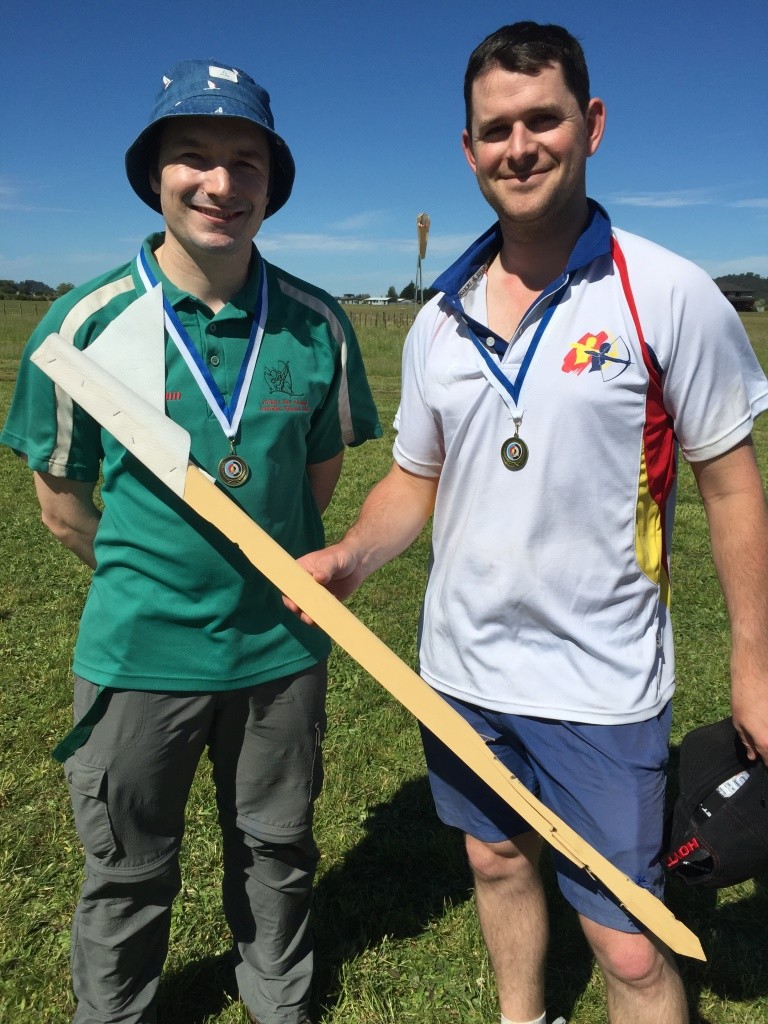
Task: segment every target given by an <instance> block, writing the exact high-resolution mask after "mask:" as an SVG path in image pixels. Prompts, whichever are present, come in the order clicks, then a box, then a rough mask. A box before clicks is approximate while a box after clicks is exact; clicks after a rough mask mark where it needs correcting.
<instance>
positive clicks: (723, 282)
mask: <svg viewBox="0 0 768 1024" xmlns="http://www.w3.org/2000/svg"><path fill="white" fill-rule="evenodd" d="M715 284H716V285H718V286H719V287H720V288H721V289H726V288H740V289H742V290H743V291H748V292H751V293H752V295H753V296H754V298H755V299H768V277H761V276H760V275H759V274H753V273H751V272H748V273H744V274H725V275H724V276H723V277H716V278H715Z"/></svg>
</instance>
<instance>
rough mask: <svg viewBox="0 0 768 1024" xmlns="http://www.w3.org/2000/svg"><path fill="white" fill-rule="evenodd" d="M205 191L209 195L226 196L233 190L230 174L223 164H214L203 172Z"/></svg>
mask: <svg viewBox="0 0 768 1024" xmlns="http://www.w3.org/2000/svg"><path fill="white" fill-rule="evenodd" d="M205 191H206V192H207V193H208V195H210V196H228V195H231V194H232V192H233V191H234V186H233V181H232V175H231V174H230V172H229V168H228V167H226V166H225V165H224V164H216V165H214V166H212V167H209V168H208V169H207V170H206V172H205Z"/></svg>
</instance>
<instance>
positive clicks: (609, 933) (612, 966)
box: [581, 917, 677, 989]
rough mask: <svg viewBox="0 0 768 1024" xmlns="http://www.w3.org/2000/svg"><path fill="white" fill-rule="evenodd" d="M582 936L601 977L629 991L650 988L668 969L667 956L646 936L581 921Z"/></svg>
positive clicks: (584, 919) (668, 958) (667, 954)
mask: <svg viewBox="0 0 768 1024" xmlns="http://www.w3.org/2000/svg"><path fill="white" fill-rule="evenodd" d="M581 923H582V927H583V929H584V934H585V935H586V937H587V941H588V942H589V944H590V946H591V947H592V951H593V952H594V954H595V957H596V959H597V962H598V963H599V965H600V967H601V969H602V971H603V973H604V974H607V975H610V976H611V977H612V978H616V979H617V980H618V981H620V982H622V983H623V984H625V985H630V986H632V987H633V988H638V989H640V988H653V987H654V986H655V985H656V984H658V983H659V982H660V980H661V978H662V976H663V975H664V974H665V972H666V971H667V970H668V969H670V967H671V969H672V970H674V971H676V970H677V968H676V967H675V966H674V962H673V960H672V958H671V955H670V954H669V953H668V952H667V951H666V950H662V949H659V948H658V947H657V946H656V945H655V944H654V943H653V942H652V941H651V939H649V938H648V936H647V935H642V934H635V933H629V932H620V931H616V930H615V929H614V928H607V927H605V926H604V925H599V924H596V923H595V922H594V921H588V920H587V919H586V918H583V917H582V919H581Z"/></svg>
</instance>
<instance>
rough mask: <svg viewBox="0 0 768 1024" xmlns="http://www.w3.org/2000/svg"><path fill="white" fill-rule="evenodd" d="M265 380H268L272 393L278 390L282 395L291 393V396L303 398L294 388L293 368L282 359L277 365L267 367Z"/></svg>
mask: <svg viewBox="0 0 768 1024" xmlns="http://www.w3.org/2000/svg"><path fill="white" fill-rule="evenodd" d="M264 380H265V381H266V382H267V387H268V388H269V393H270V394H271V395H273V394H275V392H277V393H279V394H281V395H290V397H291V398H301V395H297V394H296V392H295V391H294V390H293V380H292V378H291V368H290V366H289V365H288V363H285V362H283V360H282V359H281V360H280V361H279V362H278V364H277V366H268V367H267V368H266V370H265V371H264Z"/></svg>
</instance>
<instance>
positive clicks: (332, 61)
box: [0, 0, 768, 294]
mask: <svg viewBox="0 0 768 1024" xmlns="http://www.w3.org/2000/svg"><path fill="white" fill-rule="evenodd" d="M525 18H531V19H533V20H536V21H541V22H546V21H554V22H558V23H560V24H563V25H565V26H566V27H567V28H569V29H570V30H571V31H572V32H573V33H574V34H575V35H577V36H578V37H579V38H580V40H581V42H582V45H583V46H584V49H585V52H586V55H587V60H588V63H589V67H590V73H591V79H592V92H593V94H594V95H597V96H601V97H602V98H603V99H604V100H605V102H606V105H607V109H608V126H607V132H606V137H605V138H604V140H603V143H602V146H601V148H600V150H599V152H598V153H597V154H596V155H595V156H594V157H593V158H592V159H591V161H590V164H589V168H588V184H589V191H590V194H591V195H593V196H594V197H595V198H596V199H598V200H599V201H601V202H602V203H604V204H605V205H606V206H607V208H608V210H609V212H610V214H611V216H612V219H613V221H614V223H616V224H617V225H619V226H621V227H624V228H626V229H627V230H630V231H636V232H638V233H640V234H643V235H646V236H647V237H649V238H652V239H653V240H654V241H656V242H659V243H660V244H662V245H665V246H668V247H669V248H671V249H674V250H675V251H677V252H679V253H681V254H682V255H684V256H686V257H688V258H689V259H692V260H694V261H695V262H696V263H698V264H700V265H701V266H702V267H704V268H705V269H706V270H707V271H709V272H710V273H711V274H712V275H713V276H716V275H718V274H722V273H729V272H738V271H744V270H751V271H754V272H755V273H759V274H763V275H768V104H767V103H766V98H767V97H768V88H767V87H768V70H767V69H768V50H767V49H766V47H767V46H768V3H767V2H766V0H741V2H740V3H738V4H735V3H724V2H723V0H696V2H693V0H677V2H676V3H670V2H669V0H665V2H662V0H644V2H642V3H637V2H635V3H626V2H622V0H594V2H586V0H582V2H575V0H570V2H567V3H566V2H564V0H541V2H539V0H537V2H529V3H518V2H514V0H507V2H505V3H501V2H499V0H483V2H482V3H478V4H475V5H472V4H467V3H466V2H460V0H445V2H438V0H432V2H426V0H411V2H410V3H407V2H404V0H389V2H386V3H384V2H380V0H356V2H350V0H336V2H326V0H316V2H310V0H279V2H273V3H270V4H265V3H262V2H261V0H233V2H230V3H227V2H226V0H219V2H218V3H216V4H207V5H203V4H193V3H191V2H189V0H186V2H183V3H182V2H179V0H165V2H164V0H157V2H154V3H148V2H143V0H138V2H133V3H126V2H122V0H100V2H98V0H78V2H77V3H73V4H63V3H61V2H60V0H59V2H54V0H27V3H26V5H25V7H24V16H23V17H16V18H14V19H13V20H11V19H7V20H6V22H5V24H4V27H3V44H4V45H3V50H4V55H3V65H2V72H0V85H1V86H2V89H3V95H4V98H5V102H4V103H3V110H2V114H0V139H2V145H1V146H0V277H2V278H11V279H15V280H22V279H25V278H33V279H36V280H42V281H45V282H46V283H48V284H50V285H53V286H55V285H57V284H59V283H60V282H62V281H72V282H73V283H75V284H79V283H81V282H83V281H85V280H87V279H88V278H90V277H93V276H94V275H96V274H98V273H101V272H102V271H105V270H107V269H109V268H111V267H113V266H116V265H118V264H120V263H123V262H125V261H126V260H128V259H130V257H131V256H132V255H134V253H135V252H136V251H137V250H138V247H139V244H140V242H141V239H142V238H143V237H144V236H145V235H146V234H148V233H149V232H151V231H153V230H157V229H158V227H159V226H160V220H159V217H158V216H157V215H156V214H154V213H153V212H152V211H151V210H149V208H148V207H145V206H144V205H143V204H142V203H141V201H140V200H139V199H137V198H136V196H135V195H134V193H133V192H132V190H131V189H130V186H129V185H128V183H127V181H126V179H125V176H124V171H123V156H124V153H125V150H126V148H127V147H128V145H130V143H131V142H132V141H133V139H134V138H135V136H136V135H137V134H138V133H139V131H141V129H142V128H143V127H144V125H145V124H146V120H147V118H148V115H149V110H150V107H151V104H152V100H153V98H154V95H155V93H156V91H157V88H158V86H159V82H160V78H161V76H162V74H163V72H164V71H166V70H167V69H168V68H169V67H170V66H171V65H172V64H173V63H175V62H176V61H177V60H180V59H183V58H186V57H201V58H215V59H216V60H217V61H220V62H222V63H225V64H226V63H229V64H235V65H238V66H240V67H242V68H244V69H245V70H247V71H249V72H250V73H251V74H252V75H253V76H254V77H255V78H256V80H257V81H259V82H260V83H261V84H263V85H264V86H265V87H266V88H267V89H268V90H269V92H270V93H271V95H272V103H273V110H274V113H275V120H276V127H277V129H278V131H279V132H280V133H281V134H282V135H283V136H284V137H285V138H286V140H287V141H288V143H289V145H290V147H291V150H292V152H293V154H294V158H295V160H296V165H297V177H296V185H295V188H294V192H293V195H292V197H291V199H290V201H289V202H288V204H287V206H286V207H284V209H283V210H281V211H280V212H279V213H277V214H276V215H275V216H274V217H273V218H271V219H270V220H268V221H267V222H266V223H265V225H264V227H263V228H262V231H261V232H260V234H259V236H258V243H259V246H260V248H261V249H262V251H263V252H264V254H265V256H267V258H268V259H270V260H272V262H274V263H277V264H279V265H281V266H283V267H285V268H286V269H287V270H289V271H291V272H292V273H295V274H298V275H299V276H301V277H305V278H307V279H308V280H311V281H313V282H315V283H316V284H319V285H321V286H323V287H325V288H327V289H328V290H329V291H331V292H333V293H334V294H340V293H342V292H346V291H353V292H357V291H366V292H369V293H371V294H377V293H381V292H383V291H386V289H387V287H388V286H389V285H391V284H394V285H395V286H396V288H397V289H398V291H399V290H400V289H401V288H403V287H404V286H405V285H406V284H407V283H408V281H410V280H412V279H413V277H414V276H415V266H416V255H417V248H416V245H417V243H416V216H417V214H418V213H420V212H421V211H422V210H425V211H426V212H428V213H429V215H430V217H431V221H432V228H431V232H430V237H429V248H428V251H427V257H426V260H425V263H424V280H425V284H426V283H429V282H431V281H432V280H433V279H434V278H435V277H436V276H437V275H438V273H439V272H440V271H441V270H442V269H443V268H444V267H445V266H447V265H448V263H450V262H451V261H452V260H453V259H454V258H455V257H456V256H457V255H458V254H459V253H460V252H461V251H462V250H463V249H464V248H465V247H466V245H468V244H469V242H470V241H472V239H473V238H475V237H476V236H477V235H478V234H480V233H481V232H482V231H483V230H484V229H485V228H486V227H487V226H488V225H489V224H490V223H491V221H492V219H493V218H492V215H491V213H490V210H489V209H488V207H487V206H486V205H485V203H484V201H483V200H482V197H481V196H480V195H479V192H478V190H477V186H476V184H475V182H474V179H473V177H472V175H471V172H470V171H469V169H468V167H467V166H466V164H465V161H464V157H463V155H462V153H461V148H460V134H461V128H462V122H463V103H462V78H463V74H464V69H465V67H466V62H467V58H468V56H469V53H470V52H471V50H472V49H473V48H474V46H475V45H476V44H477V43H478V42H479V41H480V40H481V39H482V38H483V37H484V36H485V35H487V34H488V33H489V32H491V31H493V30H494V29H495V28H498V27H499V26H500V25H502V24H505V23H509V22H512V21H516V20H521V19H525Z"/></svg>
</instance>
